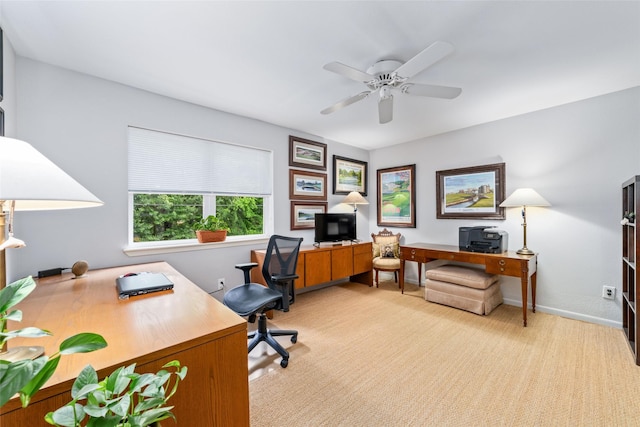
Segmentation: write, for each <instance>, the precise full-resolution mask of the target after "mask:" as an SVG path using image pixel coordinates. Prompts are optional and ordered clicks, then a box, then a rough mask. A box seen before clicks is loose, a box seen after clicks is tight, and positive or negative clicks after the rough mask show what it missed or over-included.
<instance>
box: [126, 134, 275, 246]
mask: <svg viewBox="0 0 640 427" xmlns="http://www.w3.org/2000/svg"><path fill="white" fill-rule="evenodd" d="M128 170H129V218H130V220H129V242H130V244H134V245H135V244H151V243H152V242H153V244H155V245H163V244H164V245H169V244H171V243H170V242H173V243H175V242H176V241H184V240H195V233H194V232H193V229H192V224H193V223H194V222H196V221H197V220H198V219H200V218H202V217H205V216H207V215H212V214H213V215H216V216H218V217H219V218H222V219H224V220H225V221H226V222H227V223H228V224H229V226H230V228H231V230H230V231H229V233H228V235H227V236H228V237H227V240H243V239H247V237H248V236H255V237H256V238H259V237H264V236H266V235H268V234H271V230H272V229H273V224H272V215H270V212H271V188H272V184H271V183H272V176H273V175H272V153H271V151H267V150H263V149H258V148H252V147H246V146H240V145H234V144H228V143H222V142H216V141H209V140H204V139H200V138H192V137H187V136H182V135H175V134H170V133H165V132H158V131H152V130H147V129H141V128H136V127H129V168H128ZM181 243H183V242H181Z"/></svg>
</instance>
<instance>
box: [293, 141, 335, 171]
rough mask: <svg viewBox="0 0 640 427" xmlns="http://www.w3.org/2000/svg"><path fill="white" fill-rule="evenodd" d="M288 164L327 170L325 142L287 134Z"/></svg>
mask: <svg viewBox="0 0 640 427" xmlns="http://www.w3.org/2000/svg"><path fill="white" fill-rule="evenodd" d="M289 166H297V167H299V168H308V169H318V170H323V171H326V170H327V144H323V143H321V142H315V141H310V140H308V139H302V138H298V137H295V136H291V135H289Z"/></svg>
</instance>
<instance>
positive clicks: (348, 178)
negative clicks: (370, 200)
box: [333, 155, 367, 196]
mask: <svg viewBox="0 0 640 427" xmlns="http://www.w3.org/2000/svg"><path fill="white" fill-rule="evenodd" d="M352 191H357V192H358V193H360V194H362V195H363V196H366V195H367V162H361V161H360V160H354V159H348V158H346V157H340V156H335V155H334V156H333V194H349V193H351V192H352Z"/></svg>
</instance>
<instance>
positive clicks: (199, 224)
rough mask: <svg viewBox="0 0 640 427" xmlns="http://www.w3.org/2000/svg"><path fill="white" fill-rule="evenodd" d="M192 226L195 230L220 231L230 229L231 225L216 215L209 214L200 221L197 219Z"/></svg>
mask: <svg viewBox="0 0 640 427" xmlns="http://www.w3.org/2000/svg"><path fill="white" fill-rule="evenodd" d="M192 228H193V230H194V231H197V230H207V231H218V230H226V231H229V225H228V224H227V222H226V221H225V220H223V219H220V218H217V217H216V216H215V215H209V216H207V217H206V218H202V219H201V220H199V221H196V222H195V223H194V224H193V225H192Z"/></svg>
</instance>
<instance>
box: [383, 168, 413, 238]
mask: <svg viewBox="0 0 640 427" xmlns="http://www.w3.org/2000/svg"><path fill="white" fill-rule="evenodd" d="M377 187H378V189H377V191H378V197H377V198H378V203H377V204H378V225H379V226H387V227H407V228H415V227H416V165H415V164H413V165H406V166H398V167H395V168H387V169H378V181H377Z"/></svg>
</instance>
